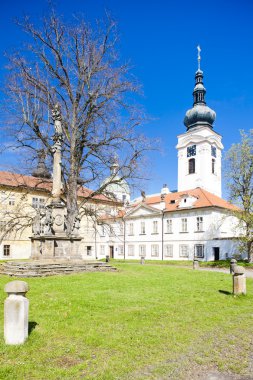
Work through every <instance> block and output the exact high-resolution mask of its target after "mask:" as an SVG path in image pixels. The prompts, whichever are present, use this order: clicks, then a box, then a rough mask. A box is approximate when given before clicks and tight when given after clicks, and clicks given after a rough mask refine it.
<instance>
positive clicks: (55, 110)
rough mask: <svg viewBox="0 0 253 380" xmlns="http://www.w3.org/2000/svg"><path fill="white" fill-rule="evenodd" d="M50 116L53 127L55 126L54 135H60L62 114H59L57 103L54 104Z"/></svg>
mask: <svg viewBox="0 0 253 380" xmlns="http://www.w3.org/2000/svg"><path fill="white" fill-rule="evenodd" d="M52 118H53V120H54V128H55V134H56V135H62V125H61V121H62V116H61V108H60V105H59V104H58V103H56V105H55V106H54V108H53V110H52Z"/></svg>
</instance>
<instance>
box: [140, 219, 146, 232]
mask: <svg viewBox="0 0 253 380" xmlns="http://www.w3.org/2000/svg"><path fill="white" fill-rule="evenodd" d="M145 233H146V229H145V222H141V235H144V234H145Z"/></svg>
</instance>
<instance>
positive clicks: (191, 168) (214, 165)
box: [176, 46, 223, 197]
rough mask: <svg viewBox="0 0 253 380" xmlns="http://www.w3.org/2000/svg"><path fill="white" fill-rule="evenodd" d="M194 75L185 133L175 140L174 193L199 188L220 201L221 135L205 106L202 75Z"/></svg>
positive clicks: (214, 115)
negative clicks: (176, 184)
mask: <svg viewBox="0 0 253 380" xmlns="http://www.w3.org/2000/svg"><path fill="white" fill-rule="evenodd" d="M200 59H201V57H200V47H199V46H198V70H197V71H196V74H195V87H194V90H193V101H194V103H193V107H192V108H191V109H189V110H188V111H187V112H186V115H185V119H184V125H185V126H186V132H185V133H183V134H181V135H179V136H178V144H177V147H176V148H177V150H178V191H184V190H190V189H195V188H196V187H201V188H203V189H205V190H207V191H209V192H210V193H213V194H215V195H217V196H219V197H221V151H222V149H223V145H222V143H221V135H219V134H218V133H217V132H215V131H214V130H213V123H214V121H215V117H216V114H215V112H214V111H213V110H212V109H211V108H209V107H208V106H207V105H206V102H205V94H206V89H205V87H204V84H203V71H202V70H201V69H200Z"/></svg>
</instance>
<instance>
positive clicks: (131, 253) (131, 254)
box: [128, 245, 134, 256]
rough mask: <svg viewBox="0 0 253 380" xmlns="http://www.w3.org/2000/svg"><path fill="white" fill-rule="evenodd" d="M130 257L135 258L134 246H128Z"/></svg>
mask: <svg viewBox="0 0 253 380" xmlns="http://www.w3.org/2000/svg"><path fill="white" fill-rule="evenodd" d="M128 256H134V245H129V246H128Z"/></svg>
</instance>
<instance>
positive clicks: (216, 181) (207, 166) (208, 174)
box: [177, 127, 223, 197]
mask: <svg viewBox="0 0 253 380" xmlns="http://www.w3.org/2000/svg"><path fill="white" fill-rule="evenodd" d="M191 145H196V155H195V156H192V157H187V147H188V146H191ZM212 145H213V146H215V147H216V153H217V154H216V158H215V173H214V174H213V173H212V158H213V157H212V156H211V146H212ZM222 149H223V145H222V144H221V136H220V135H218V134H217V133H216V132H214V131H213V130H211V129H210V128H208V127H200V128H197V129H195V130H194V129H193V130H189V131H188V132H186V133H184V134H182V135H180V136H178V144H177V150H178V191H184V190H189V189H195V188H196V187H202V188H203V189H205V190H207V191H209V192H211V193H213V194H215V195H217V196H219V197H221V150H222ZM190 158H195V173H193V174H189V171H188V167H189V164H188V161H189V159H190Z"/></svg>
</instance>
